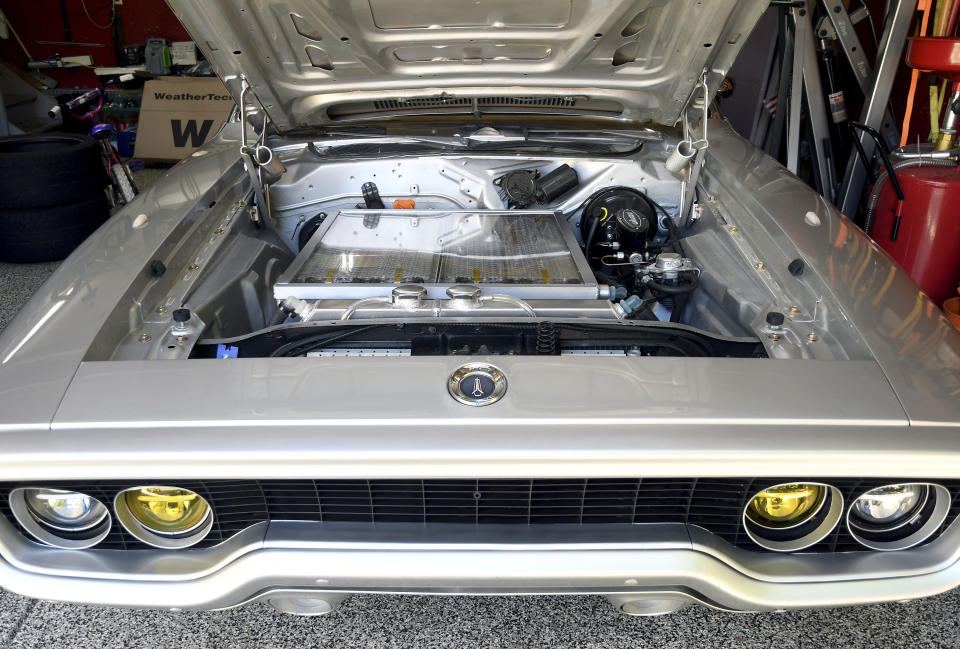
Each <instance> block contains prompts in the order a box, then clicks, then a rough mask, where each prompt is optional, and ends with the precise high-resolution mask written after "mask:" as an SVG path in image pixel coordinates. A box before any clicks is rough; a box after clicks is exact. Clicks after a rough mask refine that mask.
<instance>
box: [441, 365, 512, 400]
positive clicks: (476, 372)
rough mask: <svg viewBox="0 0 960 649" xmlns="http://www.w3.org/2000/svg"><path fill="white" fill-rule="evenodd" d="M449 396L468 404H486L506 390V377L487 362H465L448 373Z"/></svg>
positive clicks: (501, 395)
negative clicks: (451, 372)
mask: <svg viewBox="0 0 960 649" xmlns="http://www.w3.org/2000/svg"><path fill="white" fill-rule="evenodd" d="M447 389H448V390H449V391H450V396H452V397H453V398H454V399H456V400H457V401H459V402H460V403H465V404H467V405H468V406H488V405H490V404H491V403H494V402H496V401H499V400H500V399H501V397H503V395H504V394H506V392H507V377H506V376H505V375H504V373H503V372H501V371H500V370H499V369H497V368H496V367H494V366H493V365H489V364H487V363H467V364H466V365H461V366H460V367H458V368H457V370H456V371H455V372H454V373H453V374H451V375H450V380H449V381H448V382H447Z"/></svg>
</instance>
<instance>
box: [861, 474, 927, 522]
mask: <svg viewBox="0 0 960 649" xmlns="http://www.w3.org/2000/svg"><path fill="white" fill-rule="evenodd" d="M926 498H927V486H926V485H922V484H915V483H911V484H894V485H887V486H885V487H880V488H878V489H873V490H872V491H868V492H867V493H865V494H863V495H862V496H860V497H859V498H857V499H856V500H855V501H854V502H853V509H852V513H853V514H854V516H856V517H857V518H859V519H861V520H863V521H864V522H867V523H872V524H875V525H888V524H894V523H898V522H899V521H901V520H902V519H903V518H905V517H906V516H907V515H908V514H910V513H912V512H914V511H915V510H916V509H917V508H918V507H919V506H922V504H923V502H924V501H925V500H926Z"/></svg>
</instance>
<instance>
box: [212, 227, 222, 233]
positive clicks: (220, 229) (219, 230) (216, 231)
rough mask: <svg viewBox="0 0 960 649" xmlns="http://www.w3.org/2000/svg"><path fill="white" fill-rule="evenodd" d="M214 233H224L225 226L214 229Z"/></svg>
mask: <svg viewBox="0 0 960 649" xmlns="http://www.w3.org/2000/svg"><path fill="white" fill-rule="evenodd" d="M213 233H214V234H223V228H217V229H216V230H214V231H213Z"/></svg>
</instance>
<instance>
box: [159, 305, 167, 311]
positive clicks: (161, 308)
mask: <svg viewBox="0 0 960 649" xmlns="http://www.w3.org/2000/svg"><path fill="white" fill-rule="evenodd" d="M166 312H167V307H165V306H161V307H160V308H158V309H157V313H166Z"/></svg>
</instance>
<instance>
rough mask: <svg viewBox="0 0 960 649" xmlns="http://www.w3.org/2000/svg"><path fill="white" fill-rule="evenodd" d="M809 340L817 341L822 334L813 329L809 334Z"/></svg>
mask: <svg viewBox="0 0 960 649" xmlns="http://www.w3.org/2000/svg"><path fill="white" fill-rule="evenodd" d="M807 340H809V341H810V342H812V343H815V342H817V341H818V340H820V336H818V335H817V334H816V333H814V332H812V331H811V332H810V333H808V334H807Z"/></svg>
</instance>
